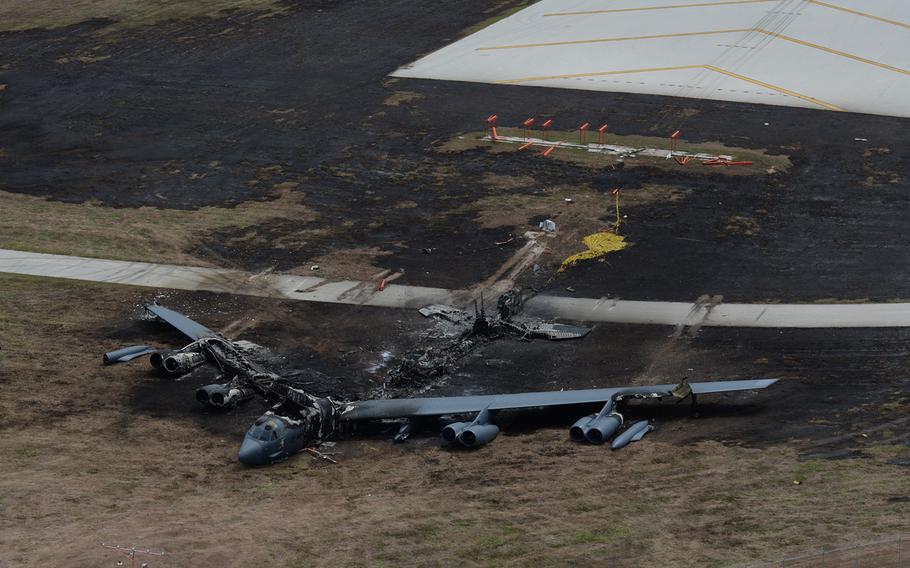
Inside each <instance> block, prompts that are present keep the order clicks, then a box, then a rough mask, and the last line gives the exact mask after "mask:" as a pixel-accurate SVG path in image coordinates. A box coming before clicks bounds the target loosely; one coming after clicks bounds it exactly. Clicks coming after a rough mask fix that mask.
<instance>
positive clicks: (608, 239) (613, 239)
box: [559, 231, 627, 272]
mask: <svg viewBox="0 0 910 568" xmlns="http://www.w3.org/2000/svg"><path fill="white" fill-rule="evenodd" d="M581 242H583V243H584V244H585V246H587V247H588V250H584V251H581V252H579V253H575V254H573V255H572V256H570V257H569V258H567V259H565V260H564V261H562V266H560V267H559V271H560V272H562V271H563V270H565V269H566V268H569V267H570V266H575V263H577V262H578V261H580V260H591V259H594V258H600V257H602V256H606V255H608V254H610V253H611V252H616V251H618V250H622V249H624V248H626V246H627V243H626V238H625V237H623V236H621V235H617V234H616V233H610V232H607V231H604V232H602V233H594V234H593V235H588V236H587V237H585V238H584V239H582V240H581Z"/></svg>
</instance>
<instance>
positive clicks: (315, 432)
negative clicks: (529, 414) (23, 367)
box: [104, 304, 777, 465]
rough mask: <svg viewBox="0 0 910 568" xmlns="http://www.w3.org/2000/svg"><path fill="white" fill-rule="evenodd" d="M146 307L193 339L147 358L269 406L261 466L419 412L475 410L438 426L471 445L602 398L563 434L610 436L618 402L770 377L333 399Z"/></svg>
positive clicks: (216, 397) (632, 432)
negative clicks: (503, 416) (527, 418)
mask: <svg viewBox="0 0 910 568" xmlns="http://www.w3.org/2000/svg"><path fill="white" fill-rule="evenodd" d="M146 309H147V310H148V312H149V313H151V314H153V315H154V316H155V317H157V318H158V319H160V320H162V321H165V322H167V323H169V324H171V325H172V326H174V327H175V328H176V329H178V330H179V331H181V332H182V333H183V334H185V335H186V336H188V337H189V338H190V339H192V340H193V342H192V343H190V344H189V345H187V346H186V347H184V348H183V349H178V350H175V351H166V352H158V351H154V352H151V355H152V357H151V362H152V364H153V365H155V366H158V367H160V368H162V369H164V370H165V371H167V372H169V373H182V372H187V371H189V370H191V369H192V368H194V367H196V366H198V365H201V364H204V363H205V362H207V361H211V362H213V363H214V364H215V365H217V366H218V367H219V368H220V369H221V370H222V373H223V375H222V376H224V377H227V380H226V382H224V383H218V384H213V385H209V386H207V387H204V388H202V389H199V391H197V393H196V397H197V400H199V401H200V402H203V403H206V404H211V405H213V406H220V407H225V406H233V405H236V404H238V403H240V402H243V401H244V400H248V399H249V398H252V397H253V396H256V395H259V396H261V397H263V398H264V399H265V400H266V401H267V402H269V403H272V404H273V406H272V408H271V409H270V410H269V411H268V412H266V413H265V414H264V415H263V416H261V417H260V418H258V419H257V420H256V421H255V422H254V423H253V425H252V426H251V427H250V428H249V430H248V431H247V433H246V435H245V437H244V440H243V443H242V445H241V447H240V451H239V453H238V458H239V460H240V461H241V462H243V463H244V464H247V465H265V464H270V463H275V462H278V461H281V460H284V459H286V458H288V457H289V456H291V455H293V454H295V453H297V452H300V451H302V450H308V451H314V447H315V446H316V445H318V444H320V443H322V442H323V441H326V440H327V439H329V438H330V437H331V436H333V435H334V434H336V433H338V432H340V431H341V430H342V429H343V428H344V427H345V426H346V425H350V424H353V423H357V422H363V421H378V420H389V419H403V420H404V422H403V425H402V426H401V429H400V430H399V432H398V435H397V436H396V437H395V440H396V441H403V440H405V439H406V438H407V437H408V436H409V435H410V433H411V430H412V428H413V426H412V420H413V419H417V418H421V417H441V416H458V415H472V414H473V415H474V419H473V420H472V421H470V422H454V423H451V424H448V425H447V426H446V427H445V428H443V431H442V437H443V439H444V440H445V441H447V442H449V443H458V444H460V445H462V446H464V447H467V448H476V447H479V446H482V445H484V444H487V443H489V442H490V441H492V440H493V439H494V438H495V437H496V436H497V435H498V434H499V427H498V426H497V425H496V424H495V423H494V419H495V415H496V413H497V412H499V411H500V410H517V409H530V408H544V407H552V406H573V405H587V404H594V403H603V404H604V406H603V408H602V409H601V411H600V412H598V413H596V414H591V415H589V416H585V417H583V418H581V419H580V420H578V421H577V422H576V423H575V424H574V425H573V426H572V427H571V429H570V431H569V437H570V438H571V439H572V440H573V441H577V442H589V443H592V444H602V443H604V442H606V441H607V440H609V439H610V438H612V437H614V435H616V434H617V433H618V432H619V430H620V429H621V427H622V425H623V422H624V419H623V416H622V414H620V413H619V412H618V411H617V405H618V404H619V403H621V402H622V401H625V400H630V399H658V400H660V399H662V398H664V397H668V398H676V399H678V400H682V399H683V398H686V397H691V398H692V403H693V406H694V403H695V397H696V395H699V394H711V393H723V392H733V391H745V390H757V389H764V388H767V387H769V386H771V385H772V384H774V383H775V382H777V380H776V379H753V380H739V381H715V382H704V383H691V384H689V383H685V382H683V383H681V384H680V385H654V386H644V387H612V388H604V389H587V390H570V391H551V392H527V393H515V394H494V395H476V396H453V397H437V398H389V399H373V400H362V401H351V402H346V401H338V400H334V399H332V398H329V397H318V396H314V395H312V394H310V393H308V392H306V391H305V390H303V389H302V388H298V387H296V386H294V385H293V383H292V382H291V381H289V380H287V379H285V378H283V377H281V376H279V375H277V374H275V373H272V372H270V371H267V370H265V369H262V368H261V367H260V366H259V365H258V364H256V363H254V362H252V361H251V360H250V358H249V357H248V356H247V354H246V353H245V352H244V348H243V344H242V342H232V341H229V340H227V339H225V338H223V337H222V336H221V335H219V334H217V333H215V332H214V331H212V330H210V329H208V328H206V327H205V326H203V325H201V324H199V323H197V322H195V321H193V320H191V319H189V318H187V317H186V316H184V315H182V314H179V313H177V312H175V311H173V310H169V309H167V308H165V307H163V306H159V305H157V304H151V305H148V306H146ZM140 352H141V354H146V353H149V352H150V349H149V348H148V347H147V346H135V347H132V348H126V349H121V350H117V351H113V352H110V353H107V354H105V356H104V361H105V362H106V363H115V362H119V361H127V360H130V359H133V358H135V357H138V355H136V354H137V353H140ZM650 429H651V426H650V424H648V423H647V422H646V421H640V422H636V423H635V424H633V425H632V426H630V427H629V428H627V429H626V430H625V431H624V432H623V433H621V434H619V435H618V436H616V438H615V439H614V441H613V444H612V447H613V448H614V449H619V448H621V447H623V446H624V445H626V444H628V443H629V442H631V441H635V440H639V439H641V437H642V436H644V435H645V434H646V433H647V432H648V431H650Z"/></svg>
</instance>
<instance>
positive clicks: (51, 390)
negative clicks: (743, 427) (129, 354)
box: [0, 276, 910, 567]
mask: <svg viewBox="0 0 910 568" xmlns="http://www.w3.org/2000/svg"><path fill="white" fill-rule="evenodd" d="M39 283H40V288H39V287H38V284H39ZM0 288H2V289H3V291H4V293H3V294H2V295H0V337H2V338H4V339H3V349H2V351H0V411H2V414H0V416H2V418H0V452H2V454H3V455H5V456H8V458H9V459H5V460H3V461H2V463H0V479H3V483H2V485H3V491H2V492H0V507H2V509H3V511H4V515H3V532H2V536H0V563H2V564H9V565H12V566H19V565H30V566H31V565H34V566H37V565H48V564H53V563H54V562H55V559H59V554H60V543H61V542H65V543H66V544H67V551H68V552H67V555H68V558H69V560H70V562H73V563H75V564H77V565H98V564H99V563H103V562H106V561H109V560H110V558H111V557H110V556H109V555H108V554H107V553H106V552H105V551H104V550H102V549H100V547H98V543H97V540H98V539H99V538H101V539H105V540H111V541H115V542H121V541H122V542H128V543H132V542H136V543H142V544H147V545H151V546H159V547H163V548H164V549H165V550H167V551H168V553H169V555H168V556H167V557H165V558H164V559H163V560H161V561H158V562H156V565H158V566H171V567H174V566H185V567H188V566H198V565H216V564H217V565H225V566H248V565H255V564H269V565H273V566H286V567H294V566H337V565H339V564H343V565H346V566H399V565H403V564H406V565H419V566H437V565H445V564H453V563H458V564H460V565H465V566H524V565H528V564H529V563H534V564H536V565H544V566H568V565H577V564H591V563H599V564H603V563H609V564H610V565H614V566H645V565H650V566H692V565H693V562H695V563H697V564H698V565H699V566H734V565H737V564H741V563H745V562H751V561H755V560H756V559H774V558H777V557H780V556H784V555H787V554H795V553H797V552H799V551H801V550H804V549H811V548H817V547H819V546H822V545H825V546H832V545H835V544H839V543H851V542H864V541H869V540H875V539H877V538H878V537H879V536H881V535H888V534H893V533H895V532H897V531H900V530H902V529H905V528H906V522H907V513H906V506H905V505H906V504H905V503H903V502H902V501H901V499H903V498H905V496H906V495H907V494H908V493H910V481H908V478H907V474H906V467H902V466H900V465H896V464H895V462H896V461H897V460H906V459H908V458H910V448H908V447H907V446H906V444H905V441H904V440H903V436H902V435H900V434H899V433H895V432H890V436H888V437H887V438H884V437H883V438H882V440H880V441H878V442H877V443H878V445H877V446H875V447H874V448H871V449H870V451H869V452H867V455H866V456H865V457H863V458H861V459H839V460H819V459H810V460H806V459H802V458H800V456H799V451H798V446H799V445H800V441H793V443H788V444H783V445H779V446H772V447H767V448H762V449H758V448H745V447H739V446H737V445H732V444H724V443H721V442H718V441H714V442H700V443H695V444H692V443H681V440H682V439H683V438H681V436H685V432H687V431H692V430H693V429H697V427H698V423H697V421H694V422H693V421H692V420H691V419H688V420H687V419H683V420H680V421H677V422H675V423H672V422H671V423H666V424H664V425H663V426H662V427H661V428H662V429H661V431H660V432H659V438H658V434H655V435H652V436H651V437H649V438H646V440H645V441H644V442H642V443H640V444H635V445H633V446H631V447H629V448H628V449H626V450H623V451H622V452H616V453H613V452H610V451H609V449H607V448H604V447H601V446H587V445H576V444H571V443H569V442H568V440H567V439H566V433H565V430H564V429H562V428H560V429H550V428H544V429H541V430H537V431H533V432H523V433H517V434H516V433H509V432H506V433H505V434H504V435H502V436H500V437H499V439H497V440H496V441H495V442H494V443H493V444H491V445H490V446H489V447H486V448H483V449H482V450H480V451H475V452H464V451H453V450H451V449H447V448H444V447H441V446H439V445H438V442H436V441H435V439H432V438H431V439H420V438H418V439H415V440H413V441H412V442H410V443H408V444H405V445H402V446H393V445H391V444H390V443H389V441H388V440H384V439H383V440H365V441H356V440H354V441H343V442H341V443H339V445H338V446H337V447H336V448H335V449H334V451H337V452H340V454H339V455H338V456H336V457H338V458H339V461H340V463H339V464H338V465H330V464H324V463H321V462H317V461H315V460H313V459H312V458H310V457H308V456H296V457H295V458H293V459H291V460H289V461H288V462H286V463H282V464H279V465H276V466H272V467H268V468H263V469H245V468H243V467H241V466H239V465H238V464H237V463H236V461H235V453H236V450H237V444H238V440H239V433H237V434H234V435H218V434H214V435H213V434H211V433H206V432H205V431H203V430H201V427H200V424H199V423H198V422H197V420H195V419H191V418H190V414H187V416H186V417H185V418H180V417H175V416H174V415H173V410H171V411H170V412H169V413H167V412H164V410H165V409H161V412H151V413H150V412H137V411H136V410H135V409H133V408H131V406H130V401H131V400H132V396H133V393H134V392H136V391H137V389H139V388H148V387H149V386H150V385H153V384H154V382H155V381H160V380H162V379H160V378H158V377H157V376H154V375H149V374H148V372H147V371H145V367H144V365H142V363H141V362H140V363H139V364H135V365H129V366H127V365H122V366H115V367H102V366H101V365H100V357H99V355H98V354H99V353H100V352H102V351H103V350H105V349H107V348H109V347H111V346H112V345H113V344H114V343H112V342H111V340H110V339H104V338H101V337H99V333H102V330H107V331H103V333H102V334H109V333H111V330H112V329H115V327H113V328H112V326H126V327H128V326H129V324H128V322H127V321H124V320H123V318H129V317H130V311H129V306H132V305H135V303H136V302H138V301H139V300H140V299H141V298H142V297H144V296H142V294H147V292H144V291H141V290H138V289H130V288H123V287H119V288H117V287H110V286H99V285H91V284H83V283H72V282H67V281H60V280H41V281H40V282H39V281H37V280H36V279H33V278H23V277H12V276H0ZM255 302H258V304H257V306H258V307H254V306H251V308H250V309H251V310H252V311H251V312H246V313H237V314H233V315H232V317H234V316H236V317H239V318H241V319H244V318H249V317H252V316H255V315H257V314H261V313H262V310H264V309H266V310H268V312H269V313H270V314H280V313H287V310H282V309H269V307H272V308H279V307H280V306H279V305H278V303H274V305H273V303H272V302H271V301H269V300H255ZM112 306H115V307H114V308H112ZM116 306H122V308H118V307H116ZM323 317H325V316H324V315H322V316H320V315H318V314H317V313H316V312H311V311H310V310H309V309H308V308H307V307H306V306H303V305H299V304H298V305H296V306H295V307H294V313H293V314H292V315H290V316H288V319H287V320H286V321H283V322H281V323H282V325H281V326H275V324H277V323H279V322H263V323H267V324H268V325H271V326H275V327H274V328H275V329H282V330H283V331H282V333H283V334H286V335H288V336H293V335H294V334H295V333H296V331H295V330H296V328H298V327H300V326H314V325H322V324H321V323H320V322H323V323H324V320H322V319H321V318H323ZM250 321H251V322H252V321H253V320H250ZM120 322H122V323H120ZM213 325H214V324H213ZM254 326H255V324H254ZM276 341H280V338H276ZM186 408H187V409H188V410H189V409H191V408H192V402H191V401H187V407H186ZM167 414H170V415H167Z"/></svg>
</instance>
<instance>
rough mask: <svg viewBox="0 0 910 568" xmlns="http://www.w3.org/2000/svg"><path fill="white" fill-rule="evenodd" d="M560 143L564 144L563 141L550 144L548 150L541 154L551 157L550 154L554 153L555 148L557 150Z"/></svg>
mask: <svg viewBox="0 0 910 568" xmlns="http://www.w3.org/2000/svg"><path fill="white" fill-rule="evenodd" d="M560 144H562V142H557V143H556V144H555V145H553V146H550V147H549V148H547V149H546V150H544V151H543V153H542V154H541V156H543V157H544V158H549V157H550V154H552V153H553V151H554V150H556V149H557V148H559V145H560Z"/></svg>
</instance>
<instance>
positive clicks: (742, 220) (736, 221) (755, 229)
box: [723, 215, 761, 237]
mask: <svg viewBox="0 0 910 568" xmlns="http://www.w3.org/2000/svg"><path fill="white" fill-rule="evenodd" d="M723 224H724V226H723V233H724V234H725V235H739V236H743V237H754V236H755V235H757V234H759V233H760V232H761V226H760V225H759V224H758V221H756V220H755V219H753V218H752V217H745V216H742V215H733V216H732V217H728V218H726V219H724V220H723Z"/></svg>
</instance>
